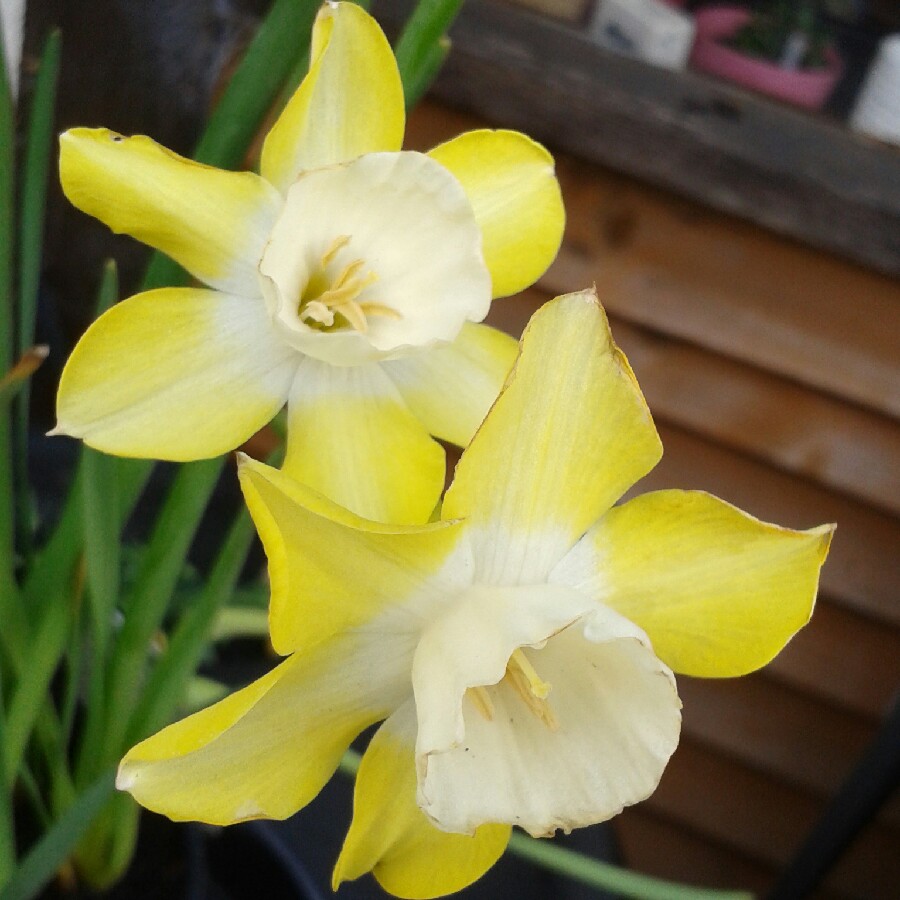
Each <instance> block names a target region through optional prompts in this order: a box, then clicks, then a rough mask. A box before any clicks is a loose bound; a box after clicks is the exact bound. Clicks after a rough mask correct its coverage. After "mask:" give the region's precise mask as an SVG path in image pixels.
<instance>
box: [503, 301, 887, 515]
mask: <svg viewBox="0 0 900 900" xmlns="http://www.w3.org/2000/svg"><path fill="white" fill-rule="evenodd" d="M549 296H550V295H548V294H547V293H546V292H542V291H539V290H537V289H532V290H530V291H526V292H525V293H524V294H520V295H518V296H516V297H510V298H508V299H506V300H503V301H498V302H497V303H496V304H494V307H493V309H492V311H491V315H490V318H489V321H490V322H491V323H492V324H494V325H495V326H496V327H499V328H503V329H504V330H506V331H508V332H510V333H512V334H519V333H521V330H522V328H523V327H524V325H525V323H526V322H527V321H528V318H529V316H530V315H531V313H532V312H533V311H534V310H535V309H537V307H538V306H540V305H541V303H543V302H545V301H546V300H547V299H549ZM610 321H611V324H612V328H613V334H614V335H615V338H616V341H617V343H618V344H619V345H620V346H621V347H622V349H623V350H624V351H625V353H626V354H627V356H628V358H629V360H630V362H631V364H632V366H633V367H634V370H635V372H636V373H637V376H638V380H639V381H640V383H641V388H642V390H643V391H644V394H645V396H646V397H647V402H648V403H649V404H650V408H651V409H652V410H653V412H654V414H655V415H657V416H661V417H663V418H665V419H666V420H667V421H669V422H672V423H673V424H676V425H679V426H681V427H684V428H687V429H690V430H692V431H694V432H696V433H698V434H702V435H704V436H706V437H709V438H710V439H712V440H714V441H716V442H718V443H722V444H725V445H726V446H729V447H733V448H735V449H738V450H741V451H743V452H746V453H750V454H751V455H753V456H754V457H755V458H757V459H761V460H764V461H767V462H771V463H772V464H774V465H776V466H777V467H778V468H781V469H784V470H785V471H789V472H794V473H796V474H798V475H801V476H803V477H805V478H810V479H812V480H814V481H818V482H820V483H822V484H824V485H826V486H829V487H832V488H835V489H836V490H839V491H842V492H846V493H847V494H849V495H851V496H855V497H857V498H859V499H862V500H865V501H866V502H867V503H870V504H872V505H874V506H877V507H880V508H882V509H883V510H885V511H887V512H891V513H895V514H896V513H900V465H898V463H897V461H898V460H900V427H898V426H897V425H896V424H895V423H894V422H892V421H890V420H889V419H887V418H886V417H884V416H882V415H878V414H875V413H872V412H870V411H868V410H863V409H859V408H858V407H855V406H851V405H849V404H847V403H846V402H842V401H840V400H837V399H835V398H834V397H830V396H826V395H823V394H821V393H819V392H817V391H811V390H809V389H807V388H804V387H801V386H799V385H797V384H794V383H792V382H789V381H785V380H784V379H782V378H779V377H777V376H774V375H771V374H769V373H767V372H763V371H761V370H759V369H756V368H753V367H751V366H747V365H744V364H742V363H739V362H735V361H733V360H730V359H728V358H727V357H723V356H720V355H719V354H715V353H710V352H707V351H705V350H702V349H701V348H698V347H695V346H694V345H692V344H688V343H685V342H683V341H678V340H673V339H671V338H668V337H666V336H664V335H660V334H658V333H656V332H651V331H648V330H647V329H644V328H638V327H635V326H634V325H632V324H630V323H629V322H627V321H625V320H623V319H621V318H620V317H618V316H610Z"/></svg>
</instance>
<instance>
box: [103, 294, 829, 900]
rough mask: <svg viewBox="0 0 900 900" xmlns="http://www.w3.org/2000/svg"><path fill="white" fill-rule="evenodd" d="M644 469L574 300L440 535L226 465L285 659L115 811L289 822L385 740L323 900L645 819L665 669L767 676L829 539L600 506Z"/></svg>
mask: <svg viewBox="0 0 900 900" xmlns="http://www.w3.org/2000/svg"><path fill="white" fill-rule="evenodd" d="M660 455H661V447H660V442H659V438H658V436H657V434H656V430H655V428H654V426H653V422H652V420H651V418H650V414H649V412H648V410H647V407H646V405H645V403H644V399H643V397H642V396H641V393H640V390H639V388H638V386H637V383H636V381H635V379H634V375H633V374H632V372H631V369H630V368H629V366H628V363H627V361H626V359H625V357H624V356H623V355H622V353H621V352H620V351H619V350H618V349H617V348H616V346H615V344H614V343H613V341H612V338H611V336H610V333H609V329H608V326H607V323H606V318H605V316H604V314H603V312H602V310H601V308H600V306H599V304H598V303H597V301H596V297H595V295H594V294H593V293H592V292H585V293H582V294H572V295H568V296H566V297H563V298H560V299H557V300H556V301H553V302H552V303H550V304H548V305H547V306H546V307H544V308H543V309H542V310H541V311H539V312H538V313H537V314H536V315H535V317H534V318H533V319H532V322H531V324H530V326H529V328H528V329H527V331H526V333H525V336H524V338H523V342H522V350H521V354H520V356H519V359H518V362H517V363H516V366H515V368H514V369H513V372H512V374H511V376H510V380H509V381H508V382H507V385H506V387H505V388H504V390H503V392H502V393H501V395H500V397H499V399H498V401H497V403H496V404H495V405H494V407H493V408H492V410H491V411H490V413H489V414H488V416H487V418H486V420H485V421H484V423H483V425H482V426H481V428H480V429H479V430H478V432H477V434H476V436H475V438H474V440H473V441H472V443H471V445H470V446H469V447H468V449H467V450H466V451H465V452H464V453H463V456H462V459H461V460H460V462H459V464H458V466H457V469H456V477H455V480H454V483H453V485H452V486H451V487H450V489H449V490H448V492H447V495H446V497H445V501H444V504H443V513H442V518H441V521H439V522H437V523H432V524H429V525H422V526H411V527H399V526H387V525H379V524H376V523H373V522H369V521H366V520H364V519H361V518H359V517H357V516H355V515H353V514H351V513H349V512H347V511H346V510H343V509H341V508H340V507H338V506H336V505H335V504H333V503H331V502H329V501H327V500H326V499H324V498H323V497H321V496H320V495H318V494H316V493H315V492H314V491H311V490H309V489H308V488H307V487H304V486H302V485H300V484H298V483H296V482H294V481H292V480H291V479H290V478H289V477H287V476H286V475H285V474H284V473H282V472H279V471H277V470H275V469H271V468H269V467H267V466H264V465H262V464H261V463H256V462H253V461H251V460H249V459H245V460H244V461H243V463H242V466H241V469H240V476H241V481H242V485H243V489H244V493H245V496H246V499H247V502H248V504H249V507H250V511H251V513H252V515H253V517H254V519H255V522H256V525H257V527H258V529H259V532H260V535H261V537H262V540H263V543H264V546H265V549H266V552H267V554H268V558H269V572H270V577H271V587H272V600H271V607H270V614H269V624H270V631H271V638H272V642H273V645H274V646H275V648H276V650H277V651H278V652H279V653H282V654H289V656H288V658H287V659H286V660H285V661H284V662H282V663H281V664H280V665H279V666H278V667H277V668H275V669H274V670H273V671H271V672H270V673H269V674H267V675H266V676H264V677H263V678H261V679H260V680H259V681H257V682H255V683H254V684H251V685H250V686H249V687H247V688H245V689H243V690H241V691H238V692H237V693H235V694H233V695H232V696H231V697H229V698H228V699H226V700H224V701H222V702H220V703H218V704H216V705H215V706H211V707H209V708H208V709H206V710H204V711H202V712H200V713H197V714H196V715H193V716H191V717H190V718H188V719H185V720H184V721H181V722H178V723H176V724H174V725H171V726H170V727H168V728H166V729H165V730H163V731H162V732H160V733H159V734H157V735H155V736H154V737H151V738H149V739H148V740H146V741H144V742H143V743H141V744H139V745H138V746H136V747H135V748H133V749H132V750H131V751H130V752H129V753H128V754H127V756H126V757H125V759H124V760H123V762H122V764H121V768H120V771H119V779H118V784H119V787H120V788H122V789H125V790H128V791H130V792H131V793H132V794H133V795H134V797H135V798H136V799H137V800H138V801H139V802H140V803H142V804H143V805H144V806H147V807H149V808H150V809H154V810H157V811H159V812H162V813H165V814H166V815H168V816H170V817H172V818H173V819H200V820H202V821H205V822H212V823H218V824H226V823H230V822H236V821H240V820H242V819H249V818H254V817H260V816H265V817H271V818H277V819H280V818H284V817H286V816H289V815H291V814H292V813H293V812H295V811H296V810H297V809H299V808H300V807H302V806H303V805H304V804H306V803H308V802H309V801H310V800H311V799H312V798H313V797H314V796H315V795H316V794H317V793H318V791H319V790H320V789H321V788H322V786H323V785H324V784H325V782H326V781H327V779H328V778H329V777H330V776H331V774H332V773H333V771H334V770H335V767H336V766H337V765H338V762H339V760H340V758H341V754H342V753H343V752H344V750H345V749H346V747H347V745H348V744H349V742H350V741H351V740H353V738H354V737H356V735H358V734H359V733H360V732H361V731H362V730H363V729H365V728H366V727H368V726H370V725H372V724H373V723H376V722H379V721H382V720H383V724H382V725H381V727H380V728H379V729H378V731H377V732H376V733H375V735H374V737H373V738H372V740H371V743H370V744H369V746H368V749H367V750H366V752H365V755H364V756H363V759H362V764H361V767H360V770H359V774H358V777H357V782H356V793H355V800H354V816H353V822H352V825H351V827H350V831H349V834H348V836H347V839H346V842H345V844H344V848H343V851H342V853H341V855H340V858H339V860H338V863H337V867H336V869H335V872H334V884H335V886H337V884H339V883H340V882H341V881H344V880H347V879H353V878H357V877H358V876H360V875H362V874H364V873H365V872H368V871H372V872H374V874H375V877H376V878H377V879H378V880H379V882H380V883H381V884H382V885H383V886H384V887H385V888H386V889H387V890H388V891H391V892H392V893H394V894H397V895H398V896H402V897H433V896H437V895H440V894H444V893H448V892H451V891H454V890H457V889H459V888H461V887H463V886H465V885H466V884H468V883H470V882H471V881H473V880H475V879H476V878H478V877H479V876H480V875H481V874H482V873H483V872H484V871H485V870H486V869H487V868H489V867H490V866H491V865H492V864H493V862H494V861H495V860H496V859H497V858H498V856H499V855H500V854H501V853H502V852H503V850H504V848H505V846H506V843H507V840H508V837H509V832H510V826H512V825H518V826H520V827H522V828H524V829H525V830H527V831H528V832H530V833H531V834H533V835H549V834H551V833H553V832H554V831H555V830H556V829H563V830H565V831H568V830H570V829H572V828H576V827H578V826H582V825H588V824H591V823H594V822H600V821H602V820H604V819H607V818H609V817H611V816H613V815H615V814H616V813H618V812H619V811H620V810H621V809H622V808H623V807H624V806H626V805H628V804H632V803H635V802H637V801H639V800H641V799H643V798H645V797H646V796H647V795H648V794H650V793H651V792H652V791H653V790H654V788H655V787H656V785H657V783H658V781H659V779H660V776H661V774H662V771H663V768H664V767H665V765H666V762H667V760H668V759H669V756H670V755H671V753H672V751H673V750H674V749H675V746H676V744H677V742H678V737H679V730H680V722H681V717H680V706H681V704H680V702H679V699H678V695H677V693H676V688H675V679H674V676H673V670H674V671H676V672H683V673H687V674H690V675H697V676H706V677H730V676H735V675H742V674H745V673H747V672H750V671H752V670H754V669H756V668H758V667H760V666H762V665H764V664H765V663H766V662H768V661H769V660H770V659H771V658H772V657H773V656H775V654H776V653H778V651H779V650H780V649H781V648H782V647H783V646H784V644H785V643H786V642H787V641H788V640H789V639H790V637H791V636H792V635H793V634H794V632H796V631H797V629H799V628H800V627H801V626H802V625H804V624H805V623H806V621H807V620H808V619H809V616H810V614H811V611H812V606H813V602H814V598H815V594H816V587H817V582H818V576H819V569H820V567H821V565H822V563H823V561H824V559H825V555H826V553H827V549H828V545H829V541H830V538H831V532H832V527H831V526H822V527H820V528H814V529H812V530H810V531H791V530H788V529H785V528H780V527H778V526H775V525H768V524H764V523H762V522H760V521H758V520H757V519H754V518H752V517H751V516H749V515H747V514H746V513H743V512H741V511H740V510H737V509H735V508H734V507H733V506H730V505H728V504H727V503H724V502H722V501H721V500H718V499H716V498H715V497H712V496H710V495H708V494H705V493H700V492H692V491H660V492H656V493H650V494H645V495H643V496H639V497H636V498H635V499H632V500H628V501H627V502H624V503H621V504H620V505H615V506H614V504H615V503H616V501H618V500H619V499H620V497H621V496H622V494H623V493H624V491H625V490H626V489H627V488H628V487H630V486H631V485H632V484H633V483H634V482H635V481H636V480H637V479H639V478H641V477H642V476H643V475H644V474H645V473H646V472H647V471H649V470H650V469H651V468H652V467H653V466H654V465H655V464H656V462H657V461H658V459H659V457H660Z"/></svg>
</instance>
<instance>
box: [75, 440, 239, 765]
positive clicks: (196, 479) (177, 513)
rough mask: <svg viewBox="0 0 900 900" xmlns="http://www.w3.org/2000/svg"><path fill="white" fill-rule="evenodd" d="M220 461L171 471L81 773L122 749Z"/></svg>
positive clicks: (113, 659)
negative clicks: (98, 728) (100, 723)
mask: <svg viewBox="0 0 900 900" xmlns="http://www.w3.org/2000/svg"><path fill="white" fill-rule="evenodd" d="M224 462H225V460H224V458H223V457H219V458H218V459H207V460H201V461H199V462H193V463H186V464H185V465H182V466H181V467H180V468H179V469H178V472H177V474H176V475H175V480H174V481H173V483H172V487H171V488H170V489H169V493H168V495H167V497H166V501H165V503H164V505H163V508H162V510H161V511H160V513H159V516H158V517H157V519H156V524H155V525H154V528H153V533H152V535H151V537H150V541H149V543H148V544H147V549H146V552H145V554H144V556H143V559H142V561H141V568H140V571H139V572H138V575H137V579H136V581H135V584H134V586H133V588H132V590H131V591H130V594H129V597H128V601H127V610H128V611H127V614H126V616H125V621H124V623H123V625H122V629H121V631H120V632H119V635H118V638H117V640H116V643H115V647H114V649H113V656H112V660H111V662H110V668H109V671H108V673H107V685H108V688H107V692H106V704H105V706H106V708H105V710H104V712H105V716H104V720H105V727H104V728H103V729H102V737H101V738H100V739H98V743H100V742H101V741H102V748H101V747H100V746H97V745H88V744H85V745H84V748H83V750H82V754H83V757H84V759H85V761H86V764H87V766H88V769H87V771H90V766H91V765H92V764H93V765H96V764H97V763H99V764H100V765H102V764H103V762H104V761H105V760H109V761H112V760H113V759H115V758H117V757H118V756H119V755H120V754H121V752H122V749H123V743H124V739H125V733H126V730H127V726H128V720H129V715H130V713H131V711H132V710H133V709H134V707H135V705H136V704H137V703H138V701H139V698H140V695H141V689H142V686H143V680H144V670H145V668H146V665H147V656H148V652H149V650H150V646H151V642H152V640H153V638H154V635H155V634H156V632H157V631H158V630H159V628H160V626H161V625H162V621H163V618H164V617H165V614H166V610H167V608H168V605H169V602H170V600H171V598H172V594H173V592H174V590H175V586H176V584H177V583H178V578H179V575H180V574H181V572H182V570H183V568H184V564H185V559H186V558H187V552H188V549H189V548H190V545H191V541H192V540H193V537H194V533H195V532H196V530H197V526H198V525H199V523H200V517H201V516H202V515H203V512H204V510H205V509H206V505H207V503H208V502H209V498H210V496H211V494H212V491H213V488H214V487H215V485H216V482H217V481H218V478H219V474H220V472H221V471H222V467H223V465H224ZM83 765H84V763H83Z"/></svg>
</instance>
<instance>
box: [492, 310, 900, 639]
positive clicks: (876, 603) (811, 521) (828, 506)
mask: <svg viewBox="0 0 900 900" xmlns="http://www.w3.org/2000/svg"><path fill="white" fill-rule="evenodd" d="M526 302H527V301H526ZM508 309H513V307H508ZM524 309H525V308H523V307H519V313H518V316H517V317H516V318H515V319H514V320H512V319H510V318H509V316H508V315H507V314H506V313H504V312H503V304H501V303H497V304H494V310H493V311H492V315H491V317H490V319H489V321H492V322H494V323H496V324H498V326H509V325H510V324H513V323H514V324H516V325H518V324H519V323H520V322H521V320H522V319H523V318H525V311H524ZM637 374H638V379H639V380H640V377H641V372H640V370H638V371H637ZM651 409H652V406H651ZM656 418H657V425H658V426H659V429H660V433H661V435H662V438H663V446H664V448H665V452H664V455H663V459H662V462H661V463H660V465H659V466H658V467H657V468H656V469H655V470H654V471H653V472H651V473H650V474H649V475H648V476H647V477H646V478H645V479H644V480H643V481H642V482H641V484H640V485H639V486H638V490H639V491H640V492H643V491H647V490H658V489H661V488H673V487H674V488H685V489H687V488H692V489H698V490H708V491H710V492H711V493H714V494H716V495H717V496H720V497H722V498H723V499H726V500H728V501H729V502H732V503H734V504H735V505H737V506H740V507H742V508H743V509H746V510H747V511H748V512H751V513H753V514H754V515H756V516H758V517H760V518H762V519H765V520H767V521H772V522H778V523H779V524H782V525H788V526H790V527H794V528H810V527H812V526H813V525H817V524H821V523H823V522H837V523H838V534H837V536H836V538H835V540H834V542H833V544H832V549H831V555H830V557H829V560H828V562H827V564H826V566H825V569H824V570H823V574H822V586H823V588H824V589H825V590H826V592H827V593H828V594H829V595H830V596H833V597H834V598H835V599H836V600H839V601H840V602H841V603H842V604H844V605H846V606H848V607H849V608H851V609H855V610H857V611H860V612H862V613H864V614H866V615H868V616H872V617H874V618H876V619H879V620H882V621H885V622H890V623H893V624H895V625H896V624H900V597H898V595H897V584H898V575H900V571H898V567H900V522H898V520H897V519H896V518H894V517H892V516H889V515H886V514H883V513H880V512H878V511H876V510H873V509H870V508H868V507H867V506H865V505H863V504H861V503H858V502H856V501H853V500H850V499H848V498H846V497H843V496H841V495H839V494H835V493H833V492H831V491H828V490H827V489H825V488H823V487H820V486H817V485H816V484H814V483H811V482H807V481H801V480H799V479H797V478H794V477H791V476H790V475H787V474H785V473H783V472H779V471H777V470H774V469H772V468H771V467H770V466H768V465H765V464H763V463H760V462H757V461H755V460H753V459H750V458H747V457H746V456H745V455H744V454H742V453H737V452H735V451H732V450H730V449H728V448H726V447H721V446H716V445H713V444H710V443H709V442H708V441H705V440H703V439H702V438H699V437H697V436H696V435H694V434H691V433H688V432H686V431H684V430H683V429H681V428H673V427H671V426H669V425H668V424H667V422H666V420H665V418H663V417H661V416H657V417H656Z"/></svg>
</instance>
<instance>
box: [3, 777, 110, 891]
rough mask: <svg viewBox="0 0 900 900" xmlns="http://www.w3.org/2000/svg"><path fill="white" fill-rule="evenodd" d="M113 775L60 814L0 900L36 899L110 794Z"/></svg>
mask: <svg viewBox="0 0 900 900" xmlns="http://www.w3.org/2000/svg"><path fill="white" fill-rule="evenodd" d="M114 783H115V773H114V772H112V771H110V772H105V773H104V774H103V775H101V776H100V777H99V778H98V779H97V780H96V781H95V782H94V783H93V784H92V785H91V786H90V787H89V788H88V789H87V790H86V791H83V792H82V793H81V794H80V795H79V797H78V799H77V800H76V801H75V802H74V803H73V804H72V806H70V807H69V809H67V810H66V812H64V813H63V815H62V816H60V818H59V819H58V820H57V822H56V824H55V825H54V826H53V827H52V828H51V829H50V830H49V831H48V832H47V833H46V834H45V835H44V837H43V838H42V839H41V840H40V841H39V842H38V843H37V844H36V845H35V847H34V848H33V849H32V850H31V852H30V853H29V854H28V855H27V856H26V857H25V859H24V860H22V862H21V864H20V865H19V866H18V867H17V869H16V870H15V872H14V873H13V877H12V878H11V879H10V881H9V882H8V883H7V885H6V887H4V888H3V889H2V890H0V900H28V898H31V897H36V896H37V895H38V893H39V892H40V890H41V888H43V887H44V886H45V885H46V884H47V883H48V882H49V881H50V880H51V879H52V878H53V876H54V875H55V874H56V872H57V870H58V869H59V868H60V866H62V864H63V863H64V862H65V861H66V860H67V859H68V858H69V856H70V854H71V852H72V849H73V848H74V847H75V845H76V844H77V843H78V841H79V840H80V839H81V836H82V835H83V834H84V832H85V831H86V830H87V828H88V826H89V825H90V824H91V822H92V821H93V820H94V819H95V818H96V816H97V814H98V813H99V812H100V810H101V809H102V808H103V806H104V804H105V803H106V802H107V801H108V800H109V798H110V797H111V796H112V793H113V786H114Z"/></svg>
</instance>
